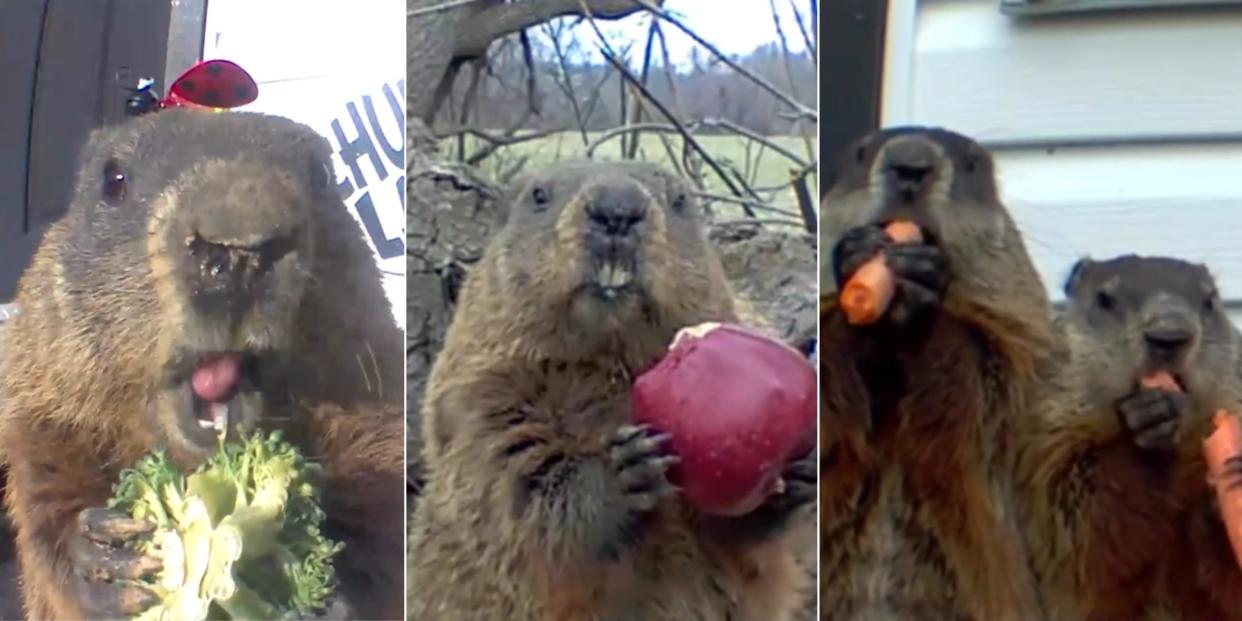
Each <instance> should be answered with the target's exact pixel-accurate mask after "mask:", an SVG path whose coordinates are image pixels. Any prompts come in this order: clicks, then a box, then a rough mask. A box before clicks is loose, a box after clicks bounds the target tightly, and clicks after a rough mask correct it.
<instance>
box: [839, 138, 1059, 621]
mask: <svg viewBox="0 0 1242 621" xmlns="http://www.w3.org/2000/svg"><path fill="white" fill-rule="evenodd" d="M823 217H824V234H825V238H826V242H825V244H824V247H825V248H829V249H830V250H829V251H830V252H831V253H832V256H831V257H830V261H831V264H830V267H831V270H832V277H831V280H832V284H834V285H835V286H836V287H838V288H839V287H840V286H842V285H843V283H845V282H846V281H847V280H848V279H849V277H850V276H851V275H853V273H854V272H855V271H856V270H857V269H858V268H859V267H860V266H861V265H862V264H864V263H865V262H866V261H867V260H869V259H871V258H872V257H873V256H875V255H876V254H877V253H878V252H880V251H883V252H884V253H885V256H886V260H887V263H888V265H889V267H890V268H891V270H892V272H893V273H894V275H895V277H896V283H897V293H896V297H895V298H894V300H893V303H892V304H891V305H890V307H889V308H888V310H887V312H886V313H885V314H884V315H883V316H882V317H881V318H880V320H879V321H878V322H877V323H875V324H873V325H867V326H853V325H850V324H849V323H848V322H847V321H846V320H845V317H844V314H843V312H842V310H841V309H840V308H839V306H838V305H837V301H836V294H835V293H829V294H828V295H827V297H826V299H825V300H824V302H825V305H824V306H823V307H822V313H823V314H822V317H821V326H820V330H821V339H820V352H819V355H820V364H821V374H820V381H821V383H822V395H821V398H822V399H823V402H822V405H821V408H822V409H821V412H822V413H821V417H822V418H821V424H820V430H821V431H820V447H821V448H820V450H821V451H822V452H823V456H824V458H823V461H822V462H821V465H820V468H821V470H820V524H821V527H820V528H821V535H820V547H821V549H820V610H821V617H822V618H824V619H976V620H979V621H1000V620H1013V621H1026V620H1028V619H1037V618H1040V605H1039V601H1038V597H1037V591H1036V588H1035V582H1034V578H1033V576H1032V575H1031V574H1030V572H1029V571H1028V557H1027V555H1026V552H1025V550H1024V546H1023V545H1022V540H1021V536H1020V533H1021V530H1020V528H1019V524H1018V523H1017V520H1016V519H1015V516H1014V512H1013V510H1014V508H1015V507H1016V504H1015V503H1016V501H1017V498H1016V496H1015V494H1014V489H1013V470H1012V455H1011V454H1010V453H1009V452H1008V451H1007V450H1006V447H1007V445H1008V442H1009V439H1010V437H1011V434H1012V433H1013V427H1014V422H1015V420H1016V419H1017V418H1018V417H1021V416H1022V415H1024V414H1025V412H1026V411H1027V410H1028V408H1029V403H1028V402H1029V400H1030V398H1031V395H1033V394H1034V389H1035V387H1036V386H1038V385H1039V383H1040V381H1041V380H1040V379H1039V378H1040V375H1041V374H1042V373H1044V372H1046V367H1047V366H1048V365H1047V363H1046V361H1045V359H1046V358H1047V357H1048V352H1049V351H1050V350H1051V348H1052V347H1053V328H1052V323H1051V308H1050V305H1049V301H1048V299H1047V294H1046V293H1045V291H1044V287H1043V285H1042V284H1041V281H1040V279H1039V277H1038V275H1037V274H1036V271H1035V268H1034V267H1033V265H1032V263H1031V260H1030V258H1029V257H1028V256H1027V252H1026V249H1025V247H1024V245H1023V242H1022V237H1021V235H1020V234H1019V232H1018V229H1017V227H1016V226H1015V225H1014V222H1013V221H1012V219H1011V218H1010V216H1009V214H1008V212H1007V211H1006V209H1005V207H1004V206H1003V205H1002V204H1001V202H1000V199H999V198H998V195H997V187H996V182H995V179H994V173H993V162H992V159H991V156H990V155H989V154H988V153H987V152H986V151H985V150H984V149H983V148H982V147H980V146H979V145H978V144H976V143H975V142H974V141H972V140H970V139H969V138H967V137H965V136H962V135H960V134H956V133H953V132H950V131H947V130H943V129H928V128H921V127H904V128H891V129H885V130H879V131H875V132H872V133H871V134H869V135H867V136H865V137H863V138H862V139H860V140H859V141H858V142H857V143H856V144H854V145H853V146H852V147H851V148H850V149H849V150H848V152H847V153H845V154H844V160H843V174H842V176H841V178H840V180H839V181H838V182H837V184H836V185H835V186H834V187H833V188H832V189H831V190H830V192H829V194H828V195H827V196H826V197H825V202H824V209H823ZM893 220H910V221H913V222H914V223H916V224H918V225H919V226H920V228H921V229H922V230H923V233H924V242H923V243H916V244H909V245H893V244H892V243H891V240H890V239H889V238H888V237H887V236H886V234H885V232H884V228H883V226H884V225H886V224H887V223H888V222H890V221H893Z"/></svg>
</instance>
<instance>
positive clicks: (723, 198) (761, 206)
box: [694, 191, 798, 218]
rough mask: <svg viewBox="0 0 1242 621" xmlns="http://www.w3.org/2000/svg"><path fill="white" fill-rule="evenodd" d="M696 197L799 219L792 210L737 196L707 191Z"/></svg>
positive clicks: (697, 194) (796, 213) (700, 192)
mask: <svg viewBox="0 0 1242 621" xmlns="http://www.w3.org/2000/svg"><path fill="white" fill-rule="evenodd" d="M694 195H695V196H697V197H699V198H704V199H707V200H712V201H720V202H722V203H733V204H735V205H750V206H751V207H752V208H754V209H758V210H760V211H770V212H772V213H779V214H782V215H786V216H790V217H793V218H797V217H798V212H796V211H793V210H792V209H781V208H780V207H776V206H774V205H769V204H767V203H764V202H761V201H756V200H750V199H745V198H738V197H736V196H728V195H726V194H717V193H715V192H705V191H699V192H695V193H694Z"/></svg>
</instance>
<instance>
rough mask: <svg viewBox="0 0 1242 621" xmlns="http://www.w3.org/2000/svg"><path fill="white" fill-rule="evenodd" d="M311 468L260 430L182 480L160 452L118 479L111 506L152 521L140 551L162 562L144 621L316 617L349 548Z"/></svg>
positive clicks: (278, 439)
mask: <svg viewBox="0 0 1242 621" xmlns="http://www.w3.org/2000/svg"><path fill="white" fill-rule="evenodd" d="M318 471H319V467H318V465H317V464H312V463H309V462H307V461H305V460H304V459H303V458H302V456H301V455H300V454H299V453H298V451H297V449H296V448H295V447H294V446H293V445H291V444H289V443H287V442H285V441H283V440H282V439H281V436H280V432H278V431H277V432H272V433H271V434H270V435H265V434H263V433H262V432H256V433H254V434H251V435H249V436H248V437H245V438H243V439H242V441H241V442H240V443H227V444H226V443H224V442H223V441H222V442H221V444H220V448H219V450H218V451H217V452H216V454H215V455H214V456H213V457H212V458H211V459H210V460H208V461H207V462H206V463H205V464H203V465H202V466H200V467H199V468H198V469H197V470H196V471H195V472H194V473H192V474H190V475H189V476H185V475H184V474H183V473H182V472H180V471H178V470H177V468H176V467H175V466H174V465H173V464H172V463H171V462H170V461H169V460H168V457H167V455H166V454H165V453H164V452H163V451H162V450H159V451H155V452H153V453H151V454H150V455H147V456H146V457H144V458H142V459H141V460H140V461H139V462H138V463H137V464H135V466H134V467H133V468H131V469H129V470H126V471H125V472H124V473H122V475H121V479H120V482H119V483H117V485H116V487H115V488H114V491H113V497H112V499H111V500H110V501H109V504H108V506H109V507H110V508H112V509H114V510H117V511H121V512H125V513H128V514H130V515H132V516H133V517H136V518H142V519H147V520H150V521H151V522H153V523H155V525H156V526H157V529H156V531H155V533H154V534H153V535H152V537H151V538H150V539H145V540H143V541H142V542H141V543H140V544H139V545H140V546H142V548H143V549H144V551H146V552H149V553H152V554H156V555H158V556H159V557H160V558H161V559H162V560H163V565H164V566H163V569H162V570H161V571H160V573H159V575H158V577H157V579H156V581H155V582H149V583H147V586H148V587H150V588H151V589H152V590H153V591H154V592H155V593H156V594H157V595H158V596H159V597H160V599H161V602H160V603H159V604H158V605H156V606H154V607H152V608H151V609H149V610H147V611H146V612H144V613H143V614H142V615H140V616H139V619H141V620H143V621H156V620H165V621H202V620H204V619H209V618H210V619H277V618H284V617H290V616H299V615H307V614H313V613H314V612H315V611H317V610H320V609H322V608H323V607H324V606H325V605H326V603H327V602H326V600H327V599H328V597H329V596H330V595H331V594H332V592H333V591H334V590H335V588H336V573H335V571H334V569H333V567H332V557H333V556H335V555H336V554H337V553H338V552H340V550H341V549H342V548H343V547H344V546H343V544H340V543H335V542H332V541H329V540H328V539H327V538H325V537H324V536H323V534H322V533H321V532H320V526H321V525H322V523H323V520H324V514H323V511H322V509H320V508H319V505H318V498H317V492H316V487H315V484H314V480H315V477H316V475H317V474H318Z"/></svg>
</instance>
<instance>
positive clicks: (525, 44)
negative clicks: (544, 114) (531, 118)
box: [518, 30, 539, 116]
mask: <svg viewBox="0 0 1242 621" xmlns="http://www.w3.org/2000/svg"><path fill="white" fill-rule="evenodd" d="M518 38H519V39H520V40H521V41H522V62H523V63H524V64H525V65H526V106H527V108H528V109H530V111H531V113H533V114H534V115H535V116H538V115H539V91H538V89H537V88H536V86H535V55H534V52H533V51H532V50H531V45H530V36H528V35H527V34H526V31H525V30H523V31H522V32H521V33H520V34H519V35H518Z"/></svg>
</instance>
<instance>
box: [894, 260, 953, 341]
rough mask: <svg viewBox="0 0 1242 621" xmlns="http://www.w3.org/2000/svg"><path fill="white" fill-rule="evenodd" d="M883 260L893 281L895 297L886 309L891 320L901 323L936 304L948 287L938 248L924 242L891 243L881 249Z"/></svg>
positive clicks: (945, 267) (945, 269)
mask: <svg viewBox="0 0 1242 621" xmlns="http://www.w3.org/2000/svg"><path fill="white" fill-rule="evenodd" d="M885 262H886V263H887V265H888V266H889V269H891V270H893V275H894V277H895V278H896V280H897V296H896V299H894V300H893V305H892V308H891V310H890V311H889V316H890V318H891V319H892V321H894V322H896V323H904V322H906V321H908V320H909V319H910V318H912V317H915V316H917V315H919V314H920V313H922V312H923V311H924V310H927V309H929V308H933V307H937V306H939V305H940V302H941V301H942V300H943V299H944V292H945V290H946V289H947V288H948V286H949V271H948V265H947V263H946V262H945V259H944V254H942V253H941V252H940V249H939V248H937V247H936V246H929V245H926V244H900V245H896V246H892V247H890V248H889V249H888V250H886V251H885Z"/></svg>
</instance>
